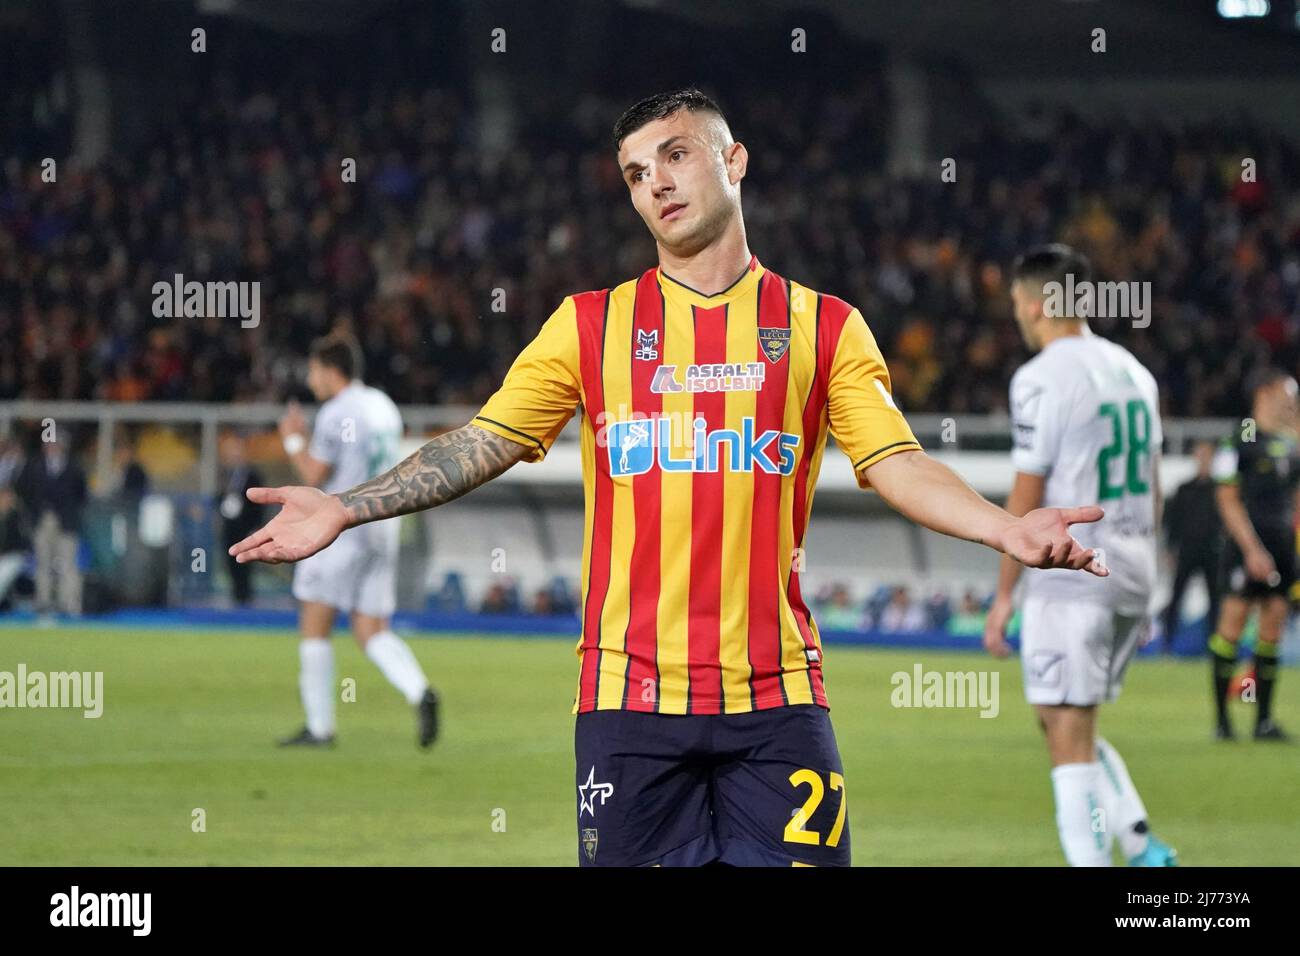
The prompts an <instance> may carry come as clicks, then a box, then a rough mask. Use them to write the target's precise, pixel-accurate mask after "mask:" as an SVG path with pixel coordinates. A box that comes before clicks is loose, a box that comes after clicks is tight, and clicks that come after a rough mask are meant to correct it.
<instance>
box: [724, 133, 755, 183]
mask: <svg viewBox="0 0 1300 956" xmlns="http://www.w3.org/2000/svg"><path fill="white" fill-rule="evenodd" d="M722 162H723V165H725V166H726V167H727V181H728V182H730V183H731V185H733V186H734V185H736V183H738V182H740V181H741V180H742V179H744V178H745V171H746V170H747V169H748V168H749V150H747V149H745V144H744V143H732V144H731V145H730V146H727V147H725V148H724V149H723V150H722Z"/></svg>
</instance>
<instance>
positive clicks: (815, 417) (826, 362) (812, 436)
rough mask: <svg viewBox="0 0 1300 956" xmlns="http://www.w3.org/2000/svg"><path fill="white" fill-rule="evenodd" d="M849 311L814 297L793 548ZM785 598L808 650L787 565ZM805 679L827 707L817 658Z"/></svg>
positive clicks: (802, 612)
mask: <svg viewBox="0 0 1300 956" xmlns="http://www.w3.org/2000/svg"><path fill="white" fill-rule="evenodd" d="M851 311H852V309H851V307H850V306H849V304H848V303H847V302H845V301H844V300H843V299H837V298H835V296H830V295H819V296H818V297H817V331H816V340H817V374H816V375H815V376H814V378H813V385H812V389H811V390H810V391H809V394H808V401H807V402H806V403H805V404H804V411H803V437H804V449H803V456H802V457H801V458H800V460H799V466H798V470H797V472H796V475H797V478H796V480H795V486H794V513H793V515H792V518H793V520H794V546H795V547H796V548H802V547H803V537H804V532H805V531H806V530H807V518H808V472H809V468H810V467H811V455H812V450H813V449H814V448H816V447H817V441H818V439H819V438H820V437H821V429H822V425H823V420H824V418H825V416H826V391H827V383H828V381H829V379H830V373H831V363H832V362H833V361H834V359H835V347H836V346H837V345H838V344H839V341H840V333H841V332H842V331H843V330H844V322H845V320H846V319H848V317H849V313H850V312H851ZM786 597H787V598H788V599H789V601H790V609H791V610H792V611H794V616H795V620H796V621H797V622H798V623H799V634H800V636H801V637H802V638H803V644H804V647H805V648H806V649H809V650H811V649H812V648H815V647H816V646H817V642H816V640H814V638H813V633H812V623H811V622H812V615H811V614H810V613H809V611H808V605H807V604H805V603H804V599H803V594H802V592H801V591H800V588H799V575H798V574H795V573H794V569H793V567H792V568H791V574H790V578H789V580H788V582H787V583H786ZM808 681H809V683H810V685H811V688H812V695H813V700H815V701H816V702H817V703H819V704H821V705H822V706H823V707H825V706H827V704H826V687H825V685H824V684H823V682H822V669H821V661H820V660H818V661H816V662H815V663H813V664H810V666H809V668H808Z"/></svg>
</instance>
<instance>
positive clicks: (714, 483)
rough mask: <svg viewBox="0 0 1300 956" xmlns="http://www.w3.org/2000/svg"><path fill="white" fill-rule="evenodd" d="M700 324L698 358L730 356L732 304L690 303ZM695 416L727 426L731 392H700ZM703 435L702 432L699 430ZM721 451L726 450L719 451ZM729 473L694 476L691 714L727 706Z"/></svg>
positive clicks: (703, 446) (699, 450) (711, 426)
mask: <svg viewBox="0 0 1300 956" xmlns="http://www.w3.org/2000/svg"><path fill="white" fill-rule="evenodd" d="M691 316H692V319H693V321H694V323H695V363H696V364H697V365H703V364H706V363H707V364H719V363H725V362H726V361H727V307H726V306H725V305H723V306H719V307H718V308H715V309H702V308H700V307H698V306H692V307H691ZM694 407H695V414H694V415H693V416H692V419H691V422H690V424H689V427H690V428H692V429H694V427H695V419H698V418H703V419H704V421H705V425H704V432H705V434H706V435H707V434H708V433H709V432H711V431H714V430H715V429H719V428H726V427H727V393H726V392H696V393H695V402H694ZM695 434H696V436H698V434H699V433H698V432H696V433H695ZM694 450H695V455H696V457H697V458H698V457H699V456H700V455H704V454H707V452H708V449H707V440H701V441H699V442H696V444H695V445H694ZM720 453H721V452H720ZM725 478H726V472H725V470H724V469H723V468H722V467H719V468H718V470H717V471H711V472H709V471H697V472H694V473H693V474H692V475H691V565H690V569H691V571H690V573H691V583H690V595H689V597H688V599H687V606H688V609H689V610H688V620H687V624H686V668H687V674H688V678H689V681H690V690H689V693H688V695H687V699H686V712H687V713H688V714H717V713H720V712H721V710H722V658H721V655H720V654H719V651H718V646H719V641H720V638H721V634H722V542H723V541H724V540H725V539H724V537H723V533H722V531H723V522H722V495H723V489H724V487H725Z"/></svg>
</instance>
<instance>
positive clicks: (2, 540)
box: [0, 485, 31, 609]
mask: <svg viewBox="0 0 1300 956" xmlns="http://www.w3.org/2000/svg"><path fill="white" fill-rule="evenodd" d="M24 525H25V523H24V521H23V515H22V512H21V511H19V509H18V496H17V495H16V494H14V490H13V489H12V488H10V487H8V486H6V485H0V609H3V608H4V607H5V604H6V602H7V601H8V599H9V590H10V588H12V587H13V586H14V583H15V582H16V581H17V580H18V576H19V575H20V574H21V573H22V570H23V567H24V566H25V565H26V564H27V552H28V550H29V549H30V547H31V542H30V541H29V540H28V536H27V529H26V527H25V526H24Z"/></svg>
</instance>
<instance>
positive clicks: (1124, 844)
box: [984, 245, 1176, 866]
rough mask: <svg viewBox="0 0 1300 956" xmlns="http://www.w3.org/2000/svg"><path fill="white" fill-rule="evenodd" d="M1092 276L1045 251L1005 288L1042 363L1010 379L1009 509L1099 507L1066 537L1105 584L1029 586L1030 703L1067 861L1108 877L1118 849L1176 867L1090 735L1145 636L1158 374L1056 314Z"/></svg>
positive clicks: (998, 618) (1155, 501) (1050, 575)
mask: <svg viewBox="0 0 1300 956" xmlns="http://www.w3.org/2000/svg"><path fill="white" fill-rule="evenodd" d="M1089 273H1090V266H1089V264H1088V261H1087V259H1085V258H1084V257H1083V256H1082V255H1080V254H1079V253H1077V252H1075V251H1074V250H1072V249H1071V248H1070V247H1068V246H1063V245H1051V246H1045V247H1042V248H1040V249H1036V250H1033V251H1032V252H1029V253H1026V254H1025V255H1024V256H1022V257H1021V258H1020V259H1019V260H1017V262H1016V265H1015V269H1014V274H1013V281H1012V287H1011V290H1012V300H1013V302H1014V305H1015V318H1016V323H1017V325H1019V326H1020V332H1021V334H1022V336H1023V337H1024V340H1025V343H1026V344H1027V345H1028V346H1029V348H1030V350H1032V351H1035V352H1037V353H1038V354H1037V355H1036V356H1035V357H1034V358H1033V359H1031V360H1030V361H1029V362H1026V363H1025V365H1024V366H1022V367H1021V368H1020V369H1019V370H1018V371H1017V372H1016V374H1015V375H1014V376H1013V377H1012V379H1011V421H1012V428H1013V430H1014V450H1013V452H1012V463H1013V465H1014V466H1015V470H1016V476H1015V483H1014V485H1013V487H1012V490H1011V495H1010V497H1009V498H1008V499H1007V505H1006V507H1007V510H1008V511H1010V512H1011V513H1012V514H1013V515H1022V514H1025V513H1026V512H1028V511H1030V510H1032V509H1034V508H1039V507H1048V508H1050V507H1053V506H1056V505H1061V504H1065V503H1070V504H1076V503H1080V502H1095V503H1097V504H1098V505H1100V506H1101V507H1102V508H1103V510H1104V511H1105V516H1104V517H1103V518H1102V519H1101V520H1100V521H1097V522H1095V523H1093V524H1087V525H1079V526H1078V527H1077V529H1076V531H1075V534H1076V537H1077V538H1078V540H1079V543H1080V544H1082V545H1083V546H1085V547H1088V548H1095V549H1097V553H1098V559H1099V560H1100V561H1101V562H1103V563H1104V564H1105V566H1106V567H1107V568H1109V570H1110V574H1109V575H1108V576H1106V577H1096V576H1094V575H1088V574H1071V573H1068V572H1064V573H1063V572H1061V571H1057V570H1036V569H1030V570H1029V571H1028V572H1027V574H1026V579H1025V583H1024V589H1023V606H1022V619H1021V629H1020V653H1021V657H1022V663H1023V666H1024V677H1025V696H1026V698H1027V699H1028V700H1029V703H1030V704H1032V705H1033V706H1034V709H1035V711H1037V713H1038V719H1039V723H1040V725H1041V726H1042V729H1043V732H1044V733H1045V734H1046V737H1047V749H1048V753H1049V754H1050V757H1051V761H1052V791H1053V793H1054V795H1055V799H1056V825H1057V830H1058V832H1059V834H1060V838H1061V846H1062V848H1063V849H1064V850H1065V858H1066V860H1067V862H1068V863H1069V864H1070V865H1071V866H1110V865H1111V846H1112V841H1113V839H1115V838H1117V839H1118V840H1119V844H1120V848H1121V850H1122V852H1123V854H1124V856H1125V857H1126V858H1127V859H1128V861H1129V864H1130V865H1131V866H1173V865H1175V862H1174V861H1175V857H1176V854H1175V853H1174V851H1173V850H1172V849H1170V848H1169V847H1168V846H1166V845H1165V844H1164V843H1162V842H1161V841H1160V840H1158V839H1157V838H1156V837H1155V835H1154V834H1153V833H1152V832H1151V830H1150V827H1149V826H1148V824H1147V813H1146V808H1145V807H1144V806H1143V805H1142V798H1141V797H1140V796H1138V792H1137V788H1136V787H1134V786H1133V781H1132V779H1131V778H1130V777H1129V774H1128V770H1127V768H1126V767H1125V766H1124V761H1123V760H1122V759H1121V758H1120V756H1119V753H1118V752H1117V751H1116V750H1115V748H1114V747H1112V746H1111V745H1110V744H1109V743H1107V742H1106V740H1105V739H1103V738H1102V737H1100V736H1098V735H1097V705H1098V704H1100V703H1102V702H1103V701H1111V700H1114V699H1115V698H1116V697H1117V696H1118V694H1119V689H1120V684H1121V682H1122V680H1123V677H1124V671H1125V668H1126V667H1127V666H1128V662H1129V660H1130V659H1131V658H1132V656H1133V654H1134V652H1135V651H1136V650H1137V648H1138V646H1139V644H1140V643H1141V642H1142V641H1143V639H1144V638H1145V637H1146V636H1147V635H1148V634H1149V627H1150V624H1149V621H1150V617H1149V612H1150V602H1151V599H1152V592H1153V590H1154V588H1155V584H1156V532H1157V528H1156V520H1157V515H1159V514H1160V500H1159V499H1160V490H1159V486H1158V473H1159V458H1160V445H1161V430H1160V413H1159V401H1158V398H1157V389H1156V382H1155V379H1154V378H1153V377H1152V375H1151V373H1150V372H1148V371H1147V370H1146V369H1145V368H1144V367H1143V366H1142V364H1141V363H1140V362H1138V360H1137V359H1135V358H1134V357H1133V355H1132V354H1131V353H1130V352H1129V351H1128V350H1127V349H1125V348H1123V347H1122V346H1119V345H1116V344H1115V343H1114V342H1110V341H1107V340H1106V339H1103V338H1101V337H1100V336H1097V335H1094V334H1093V333H1092V331H1091V329H1089V328H1088V323H1087V320H1086V318H1078V317H1076V315H1077V313H1076V310H1075V309H1074V308H1073V307H1072V306H1073V303H1069V304H1064V303H1062V301H1061V296H1062V295H1063V294H1064V289H1065V288H1067V287H1068V288H1072V289H1079V288H1086V286H1081V285H1080V283H1085V282H1090V274H1089ZM1069 275H1072V276H1073V282H1072V283H1068V280H1067V276H1069ZM1053 284H1057V285H1055V286H1054V285H1053ZM1049 303H1050V305H1049ZM1060 305H1065V306H1066V307H1064V308H1058V306H1060ZM1021 570H1022V565H1020V564H1018V563H1016V562H1015V561H1013V560H1011V559H1009V558H1006V557H1004V558H1003V559H1002V569H1001V574H1000V576H999V580H998V590H997V596H996V598H995V599H994V602H993V606H992V608H991V609H990V611H989V616H988V620H987V623H986V625H985V631H984V646H985V647H986V648H987V649H988V650H989V652H990V653H992V654H995V655H997V656H999V657H1005V656H1006V655H1007V654H1009V653H1010V651H1011V648H1010V645H1009V644H1007V641H1006V626H1007V622H1008V620H1009V619H1010V617H1011V614H1012V610H1013V608H1012V592H1013V591H1014V589H1015V586H1016V583H1017V581H1018V580H1019V578H1020V573H1021Z"/></svg>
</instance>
